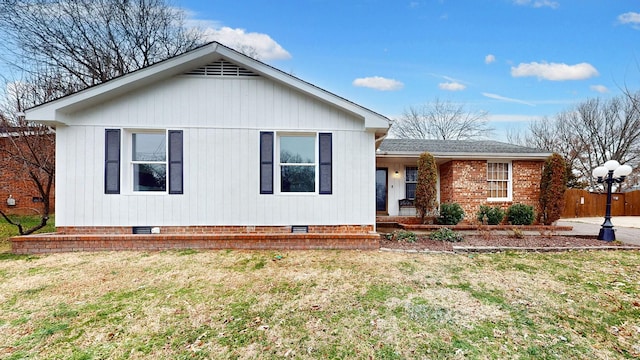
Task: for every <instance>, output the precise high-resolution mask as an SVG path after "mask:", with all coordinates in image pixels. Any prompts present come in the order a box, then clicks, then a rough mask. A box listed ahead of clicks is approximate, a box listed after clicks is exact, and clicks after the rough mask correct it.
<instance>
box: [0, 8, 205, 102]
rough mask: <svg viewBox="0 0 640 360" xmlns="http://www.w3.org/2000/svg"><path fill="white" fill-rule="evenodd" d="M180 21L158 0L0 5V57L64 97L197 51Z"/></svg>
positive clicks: (194, 36) (194, 35) (195, 39)
mask: <svg viewBox="0 0 640 360" xmlns="http://www.w3.org/2000/svg"><path fill="white" fill-rule="evenodd" d="M184 18H185V15H184V12H183V11H181V10H179V9H177V8H174V7H170V6H169V5H168V4H167V3H166V2H165V1H164V0H21V1H16V0H13V1H12V0H4V1H0V28H2V29H3V32H4V34H3V35H4V36H3V37H4V39H3V43H4V50H3V51H4V52H5V53H8V52H11V53H12V54H11V58H13V59H16V61H15V62H16V64H15V65H16V66H18V67H19V68H21V69H22V70H23V71H26V72H27V73H28V74H36V73H38V74H39V76H43V74H51V76H52V77H51V79H50V81H49V83H53V82H60V83H61V84H63V85H64V86H62V88H63V90H64V91H65V92H66V93H69V92H73V91H76V90H79V89H82V88H85V87H88V86H91V85H95V84H98V83H101V82H104V81H107V80H109V79H112V78H114V77H117V76H120V75H123V74H126V73H128V72H131V71H134V70H137V69H140V68H143V67H145V66H148V65H150V64H152V63H155V62H158V61H161V60H164V59H166V58H169V57H171V56H174V55H176V54H179V53H182V52H185V51H187V50H190V49H192V48H194V47H196V46H198V45H199V44H201V43H202V41H201V40H200V39H201V34H199V33H198V32H196V31H195V30H194V31H190V30H187V29H186V28H185V27H184V26H183V22H184ZM60 95H64V94H60Z"/></svg>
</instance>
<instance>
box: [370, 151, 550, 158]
mask: <svg viewBox="0 0 640 360" xmlns="http://www.w3.org/2000/svg"><path fill="white" fill-rule="evenodd" d="M420 154H422V152H416V151H378V152H377V153H376V156H377V157H415V158H417V157H420ZM431 155H433V157H434V158H436V159H438V158H447V159H453V160H457V159H471V160H476V159H477V160H480V159H519V160H520V159H522V160H545V159H546V158H548V157H549V156H551V153H503V152H499V153H498V152H431Z"/></svg>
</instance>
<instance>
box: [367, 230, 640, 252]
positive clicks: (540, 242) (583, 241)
mask: <svg viewBox="0 0 640 360" xmlns="http://www.w3.org/2000/svg"><path fill="white" fill-rule="evenodd" d="M454 246H456V247H478V248H491V247H494V248H496V250H500V248H516V250H517V249H518V248H521V249H523V250H527V249H542V250H544V249H545V248H546V249H549V250H551V249H552V248H566V249H582V248H585V247H587V248H588V247H594V248H596V247H597V248H601V247H605V246H607V247H621V248H622V247H625V248H626V247H630V245H629V244H625V243H621V242H618V241H613V242H606V241H601V240H598V239H596V237H575V236H561V235H553V236H532V235H526V236H524V238H522V239H518V238H515V237H513V236H509V235H500V234H490V235H489V236H479V235H466V236H465V237H464V240H463V241H461V242H446V241H438V240H431V239H429V237H428V235H419V236H418V239H417V241H415V242H407V241H396V240H387V239H386V238H385V237H384V236H381V237H380V247H381V248H384V249H393V250H408V251H443V252H444V251H454ZM638 249H640V247H638Z"/></svg>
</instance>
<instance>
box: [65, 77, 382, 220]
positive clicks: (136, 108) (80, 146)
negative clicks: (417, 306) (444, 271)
mask: <svg viewBox="0 0 640 360" xmlns="http://www.w3.org/2000/svg"><path fill="white" fill-rule="evenodd" d="M65 116H66V118H67V119H68V121H69V123H70V124H71V125H70V126H65V127H59V128H58V129H57V132H56V136H57V137H58V141H57V156H58V159H57V160H58V171H57V172H56V211H57V212H56V224H57V225H58V226H140V225H144V226H156V225H165V226H187V225H257V226H260V225H291V224H296V225H299V224H304V225H339V224H371V225H373V224H375V179H374V176H373V174H374V173H375V148H374V135H373V133H371V132H366V131H364V121H363V120H362V119H358V118H356V117H355V116H353V115H351V114H349V113H347V112H344V111H341V110H339V109H337V108H335V107H332V106H330V105H328V104H326V103H325V102H322V101H320V100H316V99H313V98H310V97H308V96H304V95H302V94H301V93H299V92H297V91H295V90H293V89H290V88H287V87H285V86H283V85H280V84H278V83H275V82H272V81H270V80H268V79H265V78H262V77H252V78H238V79H233V78H216V77H205V76H193V75H184V76H178V77H176V78H173V79H171V80H168V81H164V82H161V83H157V84H154V86H153V87H145V88H141V89H139V90H136V91H134V92H131V93H128V94H123V96H122V97H120V98H117V99H114V100H111V101H109V102H106V103H103V104H96V105H95V106H93V107H91V108H90V109H86V110H83V111H80V112H77V113H72V114H68V115H65ZM74 123H75V124H80V123H81V124H82V125H74ZM132 124H135V127H136V129H140V130H154V129H171V128H174V129H175V128H177V129H182V130H183V137H184V148H183V151H184V154H183V157H184V164H183V172H184V189H185V191H184V194H183V195H180V196H171V195H169V194H162V195H159V196H146V195H148V194H144V193H135V192H133V191H129V192H128V193H126V194H124V193H122V194H120V195H117V194H116V195H113V194H112V195H105V194H104V185H103V184H104V180H103V179H104V163H105V154H104V148H105V143H104V141H105V129H108V128H124V129H127V128H131V127H132ZM265 129H270V130H271V131H274V133H275V134H279V133H286V132H294V131H302V132H305V133H315V134H317V133H323V132H330V133H331V134H332V153H333V154H332V162H331V166H332V173H333V188H332V189H331V190H332V194H331V196H326V195H322V196H320V195H317V196H309V194H304V193H300V194H295V193H291V194H287V196H267V195H264V194H263V195H261V194H260V191H259V189H260V176H259V169H260V156H259V154H260V142H259V138H260V132H261V131H264V130H265ZM123 136H125V135H124V131H123ZM125 151H127V150H125V149H123V156H124V154H125ZM316 152H317V149H316ZM126 154H129V153H126ZM276 156H277V153H276ZM123 161H125V162H126V161H127V160H126V158H123ZM316 161H317V160H316ZM125 162H123V166H124V165H125ZM316 164H318V163H317V162H316ZM275 182H276V184H274V186H275V187H278V186H279V185H277V183H278V182H279V179H278V178H275ZM128 184H130V183H129V182H123V190H124V187H125V186H128ZM316 187H317V184H316Z"/></svg>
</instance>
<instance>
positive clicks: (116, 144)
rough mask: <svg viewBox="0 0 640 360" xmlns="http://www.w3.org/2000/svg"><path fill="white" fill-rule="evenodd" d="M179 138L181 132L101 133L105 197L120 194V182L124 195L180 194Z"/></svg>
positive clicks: (129, 131)
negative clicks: (103, 153) (103, 150)
mask: <svg viewBox="0 0 640 360" xmlns="http://www.w3.org/2000/svg"><path fill="white" fill-rule="evenodd" d="M122 135H124V136H122ZM183 138H184V137H183V131H182V130H138V129H125V130H122V129H105V191H104V192H105V194H120V190H121V189H120V183H121V181H122V184H124V185H123V187H124V188H123V192H124V193H126V194H184V179H183V177H184V171H183V169H184V155H183ZM121 139H124V141H122V140H121ZM121 154H122V156H121ZM121 177H122V179H123V180H121Z"/></svg>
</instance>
